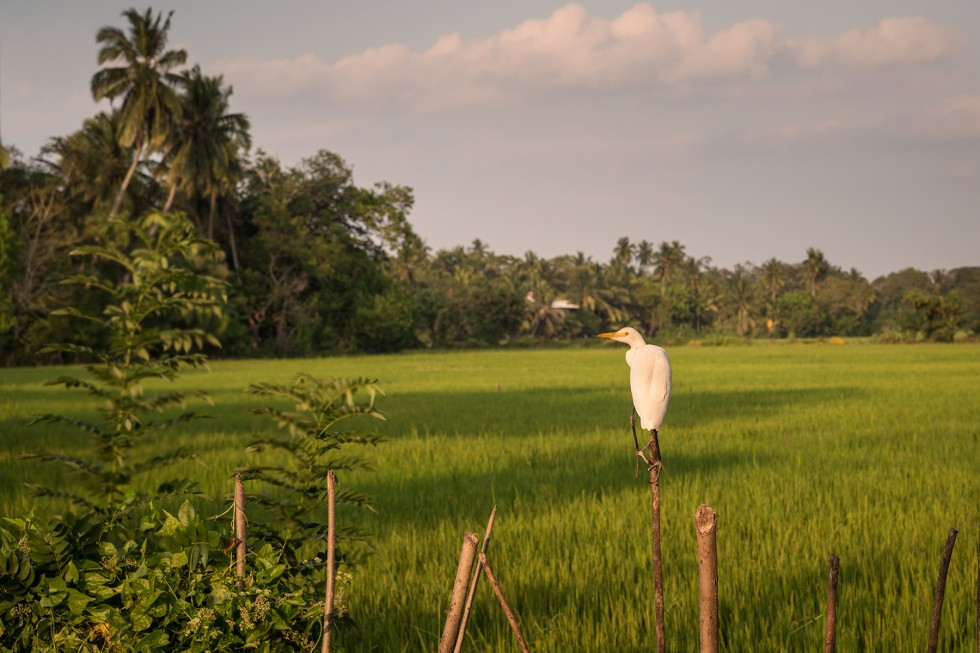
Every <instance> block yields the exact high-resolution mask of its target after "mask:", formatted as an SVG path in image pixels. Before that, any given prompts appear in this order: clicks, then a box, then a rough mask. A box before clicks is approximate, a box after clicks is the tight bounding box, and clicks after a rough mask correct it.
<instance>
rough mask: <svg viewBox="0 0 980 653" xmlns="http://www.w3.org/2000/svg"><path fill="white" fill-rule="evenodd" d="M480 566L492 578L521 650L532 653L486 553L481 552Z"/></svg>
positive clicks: (493, 585) (491, 581) (494, 590)
mask: <svg viewBox="0 0 980 653" xmlns="http://www.w3.org/2000/svg"><path fill="white" fill-rule="evenodd" d="M480 566H482V567H483V571H485V572H486V574H487V578H488V579H490V586H491V587H493V593H494V594H496V595H497V600H498V601H500V607H502V608H503V609H504V614H505V615H506V616H507V623H509V624H510V629H511V630H513V631H514V635H515V636H516V637H517V643H518V644H519V645H520V647H521V651H522V652H523V653H531V650H530V649H529V648H528V647H527V642H525V641H524V635H523V634H521V627H520V625H519V624H518V623H517V617H516V616H515V615H514V611H513V610H511V609H510V605H508V603H507V599H505V598H504V591H503V590H502V589H500V583H498V582H497V577H496V576H494V575H493V569H491V568H490V561H489V560H487V555H486V554H485V553H481V554H480Z"/></svg>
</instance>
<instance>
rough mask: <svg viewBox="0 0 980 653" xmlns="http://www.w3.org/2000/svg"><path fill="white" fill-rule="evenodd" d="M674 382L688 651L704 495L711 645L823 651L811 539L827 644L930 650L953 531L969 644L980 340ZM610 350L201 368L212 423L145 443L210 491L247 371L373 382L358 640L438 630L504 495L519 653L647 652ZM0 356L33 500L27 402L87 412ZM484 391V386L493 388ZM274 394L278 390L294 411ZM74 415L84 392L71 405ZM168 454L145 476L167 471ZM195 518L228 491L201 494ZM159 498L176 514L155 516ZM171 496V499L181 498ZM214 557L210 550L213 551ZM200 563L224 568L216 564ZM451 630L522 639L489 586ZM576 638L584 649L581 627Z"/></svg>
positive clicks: (695, 365)
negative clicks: (469, 539) (829, 614)
mask: <svg viewBox="0 0 980 653" xmlns="http://www.w3.org/2000/svg"><path fill="white" fill-rule="evenodd" d="M669 352H670V356H671V361H672V363H673V368H674V391H673V396H672V399H671V405H670V409H669V411H668V414H667V421H666V423H665V425H664V428H663V431H662V433H661V448H662V452H663V458H664V465H665V466H664V472H663V476H662V478H661V487H662V499H663V506H662V510H663V520H664V521H663V542H664V545H663V546H664V559H665V566H664V578H665V597H666V618H667V634H668V638H669V641H670V644H671V649H672V650H677V651H695V650H696V649H697V581H696V574H697V571H696V569H697V567H696V547H695V533H694V511H695V509H696V508H697V506H698V504H700V503H702V502H706V503H709V504H711V505H713V506H714V507H715V508H716V509H717V510H718V513H719V519H720V526H719V535H718V538H719V539H718V545H719V569H720V587H719V590H720V596H721V635H722V638H723V650H728V651H744V650H766V651H775V650H814V649H819V648H820V642H821V641H822V631H823V623H822V617H823V606H824V601H825V592H826V579H827V576H826V574H827V566H826V565H827V558H828V556H829V555H830V553H831V552H836V553H837V554H838V555H839V556H840V558H841V568H842V572H841V586H840V607H839V621H838V628H839V640H838V641H839V649H840V650H865V651H906V650H915V649H919V648H921V647H922V646H923V645H924V642H925V639H926V633H927V630H928V622H929V611H930V606H931V601H932V590H933V586H934V583H935V580H936V571H937V568H938V563H939V556H940V553H941V551H942V547H943V543H944V541H945V538H946V533H947V530H948V529H949V528H951V527H955V528H958V529H959V530H960V538H959V541H958V542H957V547H956V550H955V552H954V555H953V564H952V567H951V570H950V577H949V581H948V586H947V597H946V604H945V608H944V613H943V622H942V626H943V628H942V640H941V650H946V651H968V650H974V649H975V646H976V644H975V640H974V639H973V638H974V634H973V627H974V616H975V596H974V590H975V582H976V557H975V555H976V539H975V538H976V533H977V525H978V523H980V508H978V506H980V494H978V492H980V490H978V485H977V483H976V482H975V477H976V470H977V468H978V466H980V439H978V438H980V432H978V431H977V419H976V402H975V400H974V398H975V394H976V393H975V389H976V387H977V385H978V382H980V372H978V370H980V348H978V347H977V346H975V345H959V346H950V345H930V344H924V345H888V346H885V345H861V344H847V345H842V346H834V345H830V344H796V345H781V344H754V345H751V346H743V347H693V346H683V347H673V348H670V349H669ZM623 353H624V349H623V348H622V347H621V346H615V345H614V346H601V347H596V348H585V349H582V348H571V349H554V350H548V351H492V352H458V353H445V354H437V353H413V354H400V355H386V356H373V357H351V358H329V359H318V360H297V361H276V362H273V361H268V362H262V361H247V362H246V361H219V362H213V363H212V369H211V371H210V372H208V371H203V370H200V371H199V370H191V371H189V372H188V373H186V374H184V375H183V376H182V377H181V379H179V380H178V381H177V382H176V384H175V386H174V387H175V389H179V390H181V391H183V392H185V393H188V394H190V393H193V392H194V391H197V390H205V389H206V390H207V391H208V392H209V393H210V394H211V395H212V396H213V397H214V399H215V406H214V408H213V409H211V410H210V412H211V413H212V414H213V415H214V417H215V419H213V420H198V421H193V422H188V423H185V424H181V425H179V426H177V427H176V428H175V429H174V430H173V431H171V435H170V436H169V437H168V439H167V442H160V443H158V444H157V445H156V448H157V450H161V451H163V450H166V449H169V448H171V447H173V446H188V447H192V448H194V449H195V450H196V451H198V452H199V460H200V462H201V465H200V466H193V467H192V468H191V469H189V470H188V472H187V473H188V474H191V475H192V478H194V479H195V480H198V481H199V482H200V484H201V489H202V490H204V491H205V492H206V493H207V494H209V495H210V496H212V497H220V496H222V495H223V494H225V493H226V492H227V491H228V480H227V479H228V476H229V475H230V474H231V473H232V471H234V469H235V468H237V467H241V466H258V465H263V464H269V463H270V462H272V461H274V460H275V459H276V457H274V456H272V455H271V454H270V452H254V451H253V452H246V451H245V448H246V445H247V443H248V442H249V441H250V440H251V439H252V436H251V435H250V434H251V433H253V432H255V431H256V430H257V429H258V428H260V427H261V426H262V424H263V422H265V421H266V420H265V419H264V418H262V417H257V416H251V415H249V414H248V411H249V409H251V408H256V407H260V406H262V405H264V404H265V400H263V399H262V398H261V397H255V396H253V395H251V394H250V393H248V392H247V388H248V385H249V383H250V381H252V380H258V379H260V380H262V381H263V382H267V383H272V384H281V385H285V386H287V387H288V385H289V384H290V383H291V382H292V379H293V378H294V376H295V374H296V373H297V372H298V371H301V370H306V371H308V372H309V373H311V374H313V375H315V376H357V375H362V374H363V375H368V376H370V377H371V378H378V379H379V381H380V383H381V384H382V385H383V387H384V389H385V393H386V394H385V397H384V398H382V399H380V400H379V403H380V407H381V408H382V409H383V411H384V413H385V416H386V417H387V421H386V422H384V423H379V428H380V430H381V431H382V432H383V433H384V434H385V435H386V438H387V440H388V442H386V443H385V444H384V446H383V447H379V448H377V449H372V448H368V449H366V450H365V457H366V459H367V461H369V462H372V463H373V464H374V466H375V468H376V471H375V472H372V473H371V474H366V475H360V476H359V475H357V474H355V475H353V476H351V477H350V478H349V479H345V480H343V483H342V487H343V488H344V489H345V490H350V491H358V492H364V493H367V494H369V495H370V496H371V497H372V498H373V505H374V506H375V508H376V510H377V514H374V513H363V512H362V511H359V510H357V509H355V507H353V506H342V507H341V508H339V514H338V521H339V522H340V523H343V524H345V525H352V526H358V527H360V528H362V529H366V530H369V531H370V532H371V533H372V537H371V539H372V541H373V542H374V544H375V547H376V549H377V551H378V555H375V556H372V557H370V558H369V559H367V560H366V562H365V563H364V564H363V565H362V566H359V567H357V568H355V569H354V570H353V572H352V574H353V577H352V582H351V586H350V591H349V595H348V596H349V600H348V608H349V610H350V619H351V620H352V622H353V623H352V624H351V625H350V626H349V627H345V628H342V629H341V631H340V632H339V633H338V637H339V640H338V641H339V643H340V644H342V645H343V646H344V647H345V648H346V649H347V650H350V651H367V650H384V651H401V650H405V651H421V650H431V649H433V648H434V647H435V644H436V642H437V641H438V637H439V633H440V632H441V628H442V619H443V618H444V610H445V609H446V606H447V602H448V598H449V590H450V587H451V583H452V575H453V573H454V571H455V566H456V556H458V553H459V546H460V541H461V538H462V534H463V532H464V531H466V530H470V531H474V532H477V533H480V532H482V529H483V526H484V524H485V522H486V518H487V516H488V515H489V511H490V508H491V507H492V506H493V505H494V504H496V505H497V506H498V510H499V514H498V518H497V523H496V527H495V529H494V532H495V537H494V540H493V543H492V544H491V547H490V557H491V559H492V560H493V564H494V569H495V571H496V573H497V575H498V577H499V578H500V581H501V583H502V584H503V588H504V591H505V592H506V594H507V598H508V600H509V601H510V602H511V604H512V605H513V606H514V608H515V610H516V611H517V613H518V614H519V616H520V618H521V620H522V624H523V626H524V632H525V634H526V635H527V637H528V640H529V642H530V644H531V646H532V650H535V651H567V650H580V649H581V648H583V646H586V645H587V646H588V647H589V648H594V649H596V650H600V649H601V650H617V651H640V650H649V642H650V641H651V637H652V632H653V610H652V579H651V577H650V573H649V565H650V562H649V556H650V553H649V492H648V490H647V486H646V484H645V483H644V482H643V481H642V480H641V481H635V480H634V476H633V443H632V437H631V436H630V434H629V426H628V421H627V417H628V415H629V390H628V382H627V369H626V365H625V362H624V360H623ZM50 375H51V372H50V370H44V369H18V370H10V371H9V373H8V375H6V376H5V377H4V382H3V385H0V406H2V407H3V419H4V422H3V425H4V428H3V429H2V433H3V434H4V435H3V436H0V437H2V441H0V504H2V505H3V506H4V509H3V510H2V512H3V513H6V514H11V513H18V512H20V513H23V512H26V511H27V510H28V509H29V508H30V503H29V501H28V499H27V498H25V497H24V493H23V489H22V487H21V483H22V482H24V481H33V482H36V481H38V480H39V479H44V480H45V481H46V482H49V483H56V482H57V481H59V480H60V479H57V478H52V477H51V476H50V472H51V471H52V470H45V469H43V468H41V467H39V466H37V465H36V464H35V463H32V462H30V461H27V462H23V461H18V460H17V455H18V453H19V452H21V451H24V450H27V449H30V448H33V447H35V446H39V445H41V444H43V445H44V446H46V447H47V448H51V449H53V448H56V447H57V446H58V443H64V442H68V441H70V438H71V437H72V432H73V431H72V430H71V429H68V428H67V427H62V426H61V425H57V424H52V425H45V427H44V430H43V431H38V428H39V427H37V426H35V427H31V428H30V429H25V428H24V427H22V426H21V425H22V424H24V423H25V422H26V421H28V419H29V418H30V416H31V415H32V414H34V413H37V412H45V411H51V410H53V407H54V405H57V408H58V410H59V412H66V413H70V414H80V415H84V414H85V409H84V408H83V407H82V406H79V405H75V404H72V403H71V396H70V395H69V394H68V393H65V392H64V391H63V390H58V389H57V388H45V387H43V386H42V385H41V382H42V381H43V380H44V379H46V378H48V377H49V376H50ZM498 384H499V387H498ZM290 405H291V404H290ZM88 410H91V409H88ZM169 477H170V474H168V470H159V471H157V472H156V473H151V474H149V475H148V476H147V478H146V479H145V481H146V482H147V483H150V484H152V483H158V482H163V481H165V480H166V479H167V478H169ZM196 505H197V507H198V513H199V514H205V513H208V514H213V513H214V512H219V511H221V510H223V506H222V505H220V502H219V505H218V506H217V507H215V504H214V503H209V502H205V501H203V500H201V502H200V503H197V504H196ZM172 512H173V511H172ZM173 514H176V512H173ZM215 555H216V556H217V557H220V554H215ZM216 564H217V563H216ZM474 609H475V613H474V615H473V617H472V619H471V625H470V627H469V629H468V632H469V633H470V635H471V637H472V638H473V641H472V642H471V646H472V647H473V649H474V650H487V651H501V652H503V651H510V650H513V647H514V642H513V639H512V636H511V634H510V633H509V631H508V628H507V624H506V622H505V620H504V619H503V617H502V615H501V614H500V611H499V606H497V605H496V603H495V601H494V599H493V597H492V595H491V594H490V593H489V590H488V588H487V587H486V586H485V585H484V586H483V588H482V589H481V591H480V593H479V594H478V596H477V602H476V606H475V608H474ZM583 642H584V643H586V644H583Z"/></svg>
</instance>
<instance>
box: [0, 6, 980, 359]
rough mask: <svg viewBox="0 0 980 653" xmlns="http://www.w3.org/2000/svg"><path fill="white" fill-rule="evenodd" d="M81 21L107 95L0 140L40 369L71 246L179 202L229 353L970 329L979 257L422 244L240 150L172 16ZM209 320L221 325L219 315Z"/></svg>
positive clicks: (10, 328) (2, 273)
mask: <svg viewBox="0 0 980 653" xmlns="http://www.w3.org/2000/svg"><path fill="white" fill-rule="evenodd" d="M122 17H123V19H124V22H125V27H124V28H119V27H114V26H106V27H103V28H102V29H100V30H99V31H98V33H97V35H96V43H97V45H98V51H97V60H98V63H99V66H100V68H99V70H98V71H97V72H96V73H95V75H94V76H93V77H92V79H91V91H92V97H93V99H94V100H95V101H102V100H108V101H109V105H110V108H109V110H107V111H101V112H99V113H97V114H96V115H94V116H92V117H91V118H88V119H87V120H85V121H84V123H83V124H82V125H81V127H80V128H79V129H78V131H76V132H74V133H72V134H69V135H67V136H59V137H54V138H51V139H50V140H49V142H48V143H47V144H46V145H45V146H44V148H42V151H41V153H40V155H39V156H38V157H36V158H33V159H30V160H28V159H25V158H24V157H23V156H22V155H21V153H20V152H18V151H17V150H16V148H13V147H8V148H3V149H2V150H0V168H2V170H0V287H2V288H3V289H4V291H5V292H3V293H2V296H0V358H2V360H3V362H4V363H6V364H16V363H26V362H31V361H36V360H37V359H36V358H35V357H34V353H35V352H36V351H38V350H39V349H41V348H42V347H43V346H44V344H45V343H48V342H55V341H64V340H66V339H67V336H68V335H71V336H72V337H74V338H75V339H76V340H78V339H81V340H82V341H84V340H85V339H86V338H87V337H91V338H95V337H96V336H95V335H94V334H86V333H85V332H84V330H81V331H80V330H79V329H78V327H77V325H75V324H70V323H69V322H68V321H67V320H66V319H65V318H64V316H52V315H51V313H52V311H55V310H57V309H58V308H61V307H64V306H79V305H86V303H88V304H89V305H90V304H91V303H92V302H97V301H98V300H97V299H95V298H94V295H93V294H92V293H87V292H86V290H85V289H84V288H79V287H77V286H73V285H65V284H62V283H61V281H62V280H63V279H65V278H66V277H69V276H70V275H73V274H75V273H78V272H79V270H78V269H77V265H78V264H77V263H75V262H73V261H72V259H71V258H70V257H69V256H68V253H69V252H71V251H73V250H75V249H77V248H78V247H80V246H85V245H92V244H96V245H101V246H104V245H107V244H109V243H110V242H112V243H114V244H115V245H116V246H119V247H125V246H126V243H124V242H119V241H120V239H124V238H125V234H126V233H127V232H126V230H124V229H121V228H120V225H121V224H125V223H129V222H132V221H134V220H138V219H140V218H141V217H142V216H145V215H147V214H149V213H150V212H152V211H156V210H163V211H165V212H166V211H179V212H182V213H183V214H185V215H186V216H188V217H189V218H190V219H191V220H192V222H193V224H194V225H195V228H196V229H197V231H198V234H199V235H200V236H201V237H204V238H207V239H209V240H213V241H215V242H216V243H217V244H218V245H219V246H220V248H221V250H222V252H223V253H224V257H223V261H221V262H220V263H219V264H218V269H215V270H213V271H212V272H213V273H214V274H215V275H218V276H221V277H223V278H224V279H225V281H226V282H227V283H228V288H229V290H228V299H227V306H226V310H225V311H223V312H222V314H221V318H220V320H221V323H220V324H217V325H215V326H216V328H217V330H218V331H219V332H220V335H221V341H222V343H223V345H224V348H223V352H222V353H223V355H229V356H307V355H316V354H324V353H332V352H380V351H396V350H401V349H406V348H413V347H437V348H450V347H468V346H497V345H501V344H506V343H517V342H524V341H532V342H538V341H541V340H561V339H575V338H586V337H590V336H592V335H594V334H595V333H597V332H599V331H600V330H603V329H608V328H609V327H614V326H618V325H624V324H632V325H634V326H636V327H637V328H638V329H640V330H642V331H644V332H645V333H646V334H647V335H650V336H655V337H657V338H661V339H666V340H675V341H677V340H680V341H683V340H686V339H691V338H700V339H704V338H715V339H725V338H786V337H790V338H792V337H823V336H835V335H837V336H872V335H876V336H879V337H882V338H886V339H906V340H907V339H934V340H954V339H961V338H965V337H970V336H971V335H972V334H973V333H975V332H977V330H978V319H980V318H978V315H980V308H978V306H980V268H976V267H971V268H959V269H955V270H950V271H932V272H925V271H920V270H915V269H911V268H909V269H905V270H902V271H899V272H895V273H892V274H889V275H887V276H884V277H881V278H878V279H875V280H874V281H869V280H868V279H866V278H865V277H864V276H863V275H862V274H861V273H860V272H859V271H858V270H856V269H850V270H843V269H841V268H840V267H838V266H835V265H833V264H832V263H831V262H830V261H828V260H827V259H826V257H825V256H824V254H823V253H822V252H821V251H819V250H817V249H814V248H810V249H808V250H807V251H806V253H805V258H803V259H802V260H801V261H798V262H784V261H780V260H777V259H775V258H771V259H769V260H768V261H765V262H763V263H761V264H758V265H755V264H749V263H746V264H741V265H736V266H734V267H733V268H732V269H725V268H721V267H717V266H714V265H712V262H711V259H710V258H709V257H696V256H693V255H691V254H689V253H688V252H687V251H686V247H685V246H684V245H683V244H682V243H680V242H678V241H672V242H661V243H660V244H659V245H658V244H656V243H655V242H652V241H649V240H645V239H644V240H632V239H630V238H629V237H623V238H621V239H620V240H619V242H618V243H617V244H616V246H615V248H614V249H613V251H612V252H611V256H610V258H609V260H607V261H597V260H594V259H593V258H591V257H589V256H586V255H584V254H582V253H581V252H579V253H577V254H572V255H562V256H557V257H554V258H550V259H548V258H542V257H539V256H538V255H536V254H535V253H534V252H530V251H529V252H527V253H526V254H525V255H524V256H523V257H515V256H508V255H501V254H496V253H494V252H493V251H491V250H490V248H489V247H487V245H486V244H484V243H482V242H481V241H479V240H474V241H473V242H472V244H471V245H469V246H458V247H455V248H451V249H442V250H438V251H433V250H432V249H431V248H430V247H428V246H427V245H426V243H425V242H424V240H423V239H422V238H420V237H419V236H418V234H416V233H415V231H414V230H413V228H412V225H411V223H410V222H409V214H410V212H411V209H412V206H413V201H414V197H413V190H412V189H411V188H408V187H406V186H401V185H395V184H391V183H388V182H379V183H376V184H374V185H373V186H371V187H366V188H365V187H360V186H358V185H356V184H355V183H354V179H353V173H352V169H351V167H350V165H349V164H348V163H347V162H346V161H345V160H344V159H343V158H342V157H341V156H339V155H338V154H336V153H333V152H330V151H328V150H325V149H324V150H319V151H317V152H315V153H313V154H312V155H311V156H310V157H308V158H306V159H304V160H302V161H301V162H300V163H299V164H297V165H295V166H292V167H290V166H284V165H282V163H281V162H279V161H278V160H277V159H276V158H274V157H271V156H269V155H267V154H266V153H265V152H264V151H263V150H262V149H257V150H256V151H254V152H253V151H252V139H251V136H250V131H249V130H250V123H249V120H248V117H247V116H246V115H245V114H243V113H236V112H233V111H232V109H231V97H232V88H231V86H229V85H227V84H225V82H224V79H223V77H222V76H220V75H217V76H210V75H207V74H205V73H204V72H203V71H202V70H201V68H200V66H198V65H193V66H188V65H187V53H186V52H185V51H184V50H177V49H169V48H168V35H169V30H170V26H171V18H172V12H171V13H170V14H167V15H164V14H162V13H155V12H154V11H153V10H152V9H147V10H145V11H144V12H139V11H136V10H134V9H130V10H128V11H125V12H123V14H122ZM216 319H218V318H216Z"/></svg>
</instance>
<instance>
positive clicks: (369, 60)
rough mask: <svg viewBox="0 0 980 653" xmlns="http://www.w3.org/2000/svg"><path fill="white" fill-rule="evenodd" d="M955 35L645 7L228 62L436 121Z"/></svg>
mask: <svg viewBox="0 0 980 653" xmlns="http://www.w3.org/2000/svg"><path fill="white" fill-rule="evenodd" d="M954 41H955V39H954V38H953V34H952V32H951V30H948V29H945V28H942V27H938V26H936V25H934V24H933V23H931V22H929V21H928V20H926V19H924V18H886V19H884V20H882V21H881V22H880V23H879V24H878V25H877V26H875V27H873V28H871V29H868V30H866V31H859V30H852V31H849V32H847V33H845V34H842V35H841V36H839V37H837V38H835V39H820V38H816V37H807V38H799V37H796V38H787V37H784V36H782V33H781V27H780V25H779V24H777V23H774V22H772V21H769V20H765V19H754V20H747V21H742V22H737V23H734V24H732V25H730V26H728V27H725V28H723V29H719V30H717V31H715V32H712V33H709V32H706V31H705V29H704V26H703V24H702V21H701V17H700V16H699V15H698V14H697V13H688V12H683V11H675V12H669V13H657V12H656V11H655V10H654V9H653V7H652V6H651V5H649V4H638V5H636V6H634V7H633V8H631V9H629V10H627V11H625V12H623V13H622V14H621V15H620V16H618V17H616V18H614V19H612V20H607V19H604V18H599V17H595V16H590V15H589V14H588V13H587V12H586V10H585V9H584V8H583V7H582V6H581V5H578V4H568V5H565V6H563V7H561V8H559V9H558V10H556V11H555V12H554V13H552V14H551V15H550V16H548V17H547V18H544V19H535V20H527V21H524V22H522V23H520V24H519V25H517V26H515V27H513V28H510V29H505V30H503V31H501V32H498V33H496V34H493V35H491V36H488V37H486V38H476V39H467V38H465V37H463V36H461V35H460V34H458V33H451V34H446V35H443V36H441V37H439V38H438V39H437V40H436V42H435V43H434V44H433V45H432V46H431V47H429V48H428V49H426V50H424V51H415V50H412V49H410V48H408V47H407V46H404V45H401V44H390V45H384V46H380V47H375V48H370V49H368V50H365V51H363V52H360V53H357V54H353V55H350V56H347V57H344V58H343V59H340V60H338V61H336V62H333V63H331V62H329V61H324V60H322V59H320V58H319V57H317V56H315V55H313V54H305V55H303V56H301V57H298V58H296V59H291V60H257V59H238V60H232V61H226V62H221V63H220V64H219V66H220V69H221V70H223V71H224V72H225V73H226V75H227V77H228V79H229V80H230V81H232V82H234V84H235V88H236V90H237V91H239V92H240V93H242V94H243V95H253V96H279V97H283V96H313V97H317V98H322V99H324V100H328V101H331V102H340V103H353V104H355V105H360V106H363V105H368V106H373V107H398V108H411V109H414V110H421V111H429V110H436V109H445V108H450V107H459V106H488V105H489V106H498V105H501V104H508V103H512V102H516V101H519V100H520V99H521V98H524V97H526V96H527V95H529V94H536V93H543V92H549V91H555V90H561V89H585V90H595V89H599V90H602V89H615V88H638V87H639V88H643V87H652V86H659V87H671V86H679V85H690V84H697V83H701V84H703V83H710V82H712V81H726V80H739V79H750V78H757V77H761V76H765V75H767V74H768V73H769V70H770V67H771V66H772V64H773V63H774V61H775V60H776V58H777V57H778V56H779V55H780V54H788V55H789V58H790V60H791V61H792V62H793V63H794V64H795V65H796V66H798V67H799V68H803V69H804V70H843V71H849V70H867V69H874V68H878V67H882V66H897V65H907V64H920V63H932V62H935V61H938V60H940V59H942V58H944V57H946V56H949V54H950V53H951V52H952V51H953V48H954Z"/></svg>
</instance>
